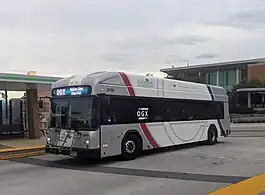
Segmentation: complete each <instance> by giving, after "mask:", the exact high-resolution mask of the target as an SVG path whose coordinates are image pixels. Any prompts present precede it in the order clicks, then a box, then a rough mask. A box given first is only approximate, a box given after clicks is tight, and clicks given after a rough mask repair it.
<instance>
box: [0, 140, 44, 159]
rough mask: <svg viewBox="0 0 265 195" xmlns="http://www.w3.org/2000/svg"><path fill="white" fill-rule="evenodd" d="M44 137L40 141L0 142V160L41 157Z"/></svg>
mask: <svg viewBox="0 0 265 195" xmlns="http://www.w3.org/2000/svg"><path fill="white" fill-rule="evenodd" d="M44 144H45V140H44V137H41V138H40V139H9V140H0V160H8V159H13V158H23V157H29V156H37V155H43V154H45V152H44Z"/></svg>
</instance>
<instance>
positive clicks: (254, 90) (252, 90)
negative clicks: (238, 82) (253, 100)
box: [236, 87, 265, 92]
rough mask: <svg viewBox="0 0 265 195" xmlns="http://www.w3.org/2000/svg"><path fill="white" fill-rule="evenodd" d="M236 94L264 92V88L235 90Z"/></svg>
mask: <svg viewBox="0 0 265 195" xmlns="http://www.w3.org/2000/svg"><path fill="white" fill-rule="evenodd" d="M236 91H237V92H265V87H260V88H241V89H237V90H236Z"/></svg>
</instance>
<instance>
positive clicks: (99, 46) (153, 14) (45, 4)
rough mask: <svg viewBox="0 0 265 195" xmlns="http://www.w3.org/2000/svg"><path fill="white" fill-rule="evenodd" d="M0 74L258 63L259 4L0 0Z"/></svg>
mask: <svg viewBox="0 0 265 195" xmlns="http://www.w3.org/2000/svg"><path fill="white" fill-rule="evenodd" d="M0 2H1V6H0V51H1V52H0V64H1V72H27V71H28V70H36V71H37V72H38V73H39V74H45V75H48V74H51V75H71V74H75V73H84V72H87V73H89V72H94V71H100V70H111V71H112V70H114V71H118V70H125V71H129V72H139V73H140V72H144V73H145V72H149V71H151V72H153V71H159V70H160V69H161V68H165V67H170V66H171V64H174V65H175V66H181V65H185V64H186V63H187V62H189V63H190V64H199V63H211V62H218V61H226V60H238V59H248V58H258V57H265V36H264V34H265V1H264V0H133V1H132V0H42V1H41V0H23V1H22V0H9V1H6V0H5V1H4V0H0Z"/></svg>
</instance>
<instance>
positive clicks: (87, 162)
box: [55, 141, 227, 167]
mask: <svg viewBox="0 0 265 195" xmlns="http://www.w3.org/2000/svg"><path fill="white" fill-rule="evenodd" d="M223 144H227V142H226V141H219V142H218V143H217V144H216V145H223ZM200 147H212V146H211V145H206V144H204V143H201V142H199V143H190V144H183V145H178V146H169V147H164V148H158V149H152V150H146V151H142V152H141V154H140V156H139V157H138V158H144V157H147V156H152V155H159V154H163V153H168V152H177V151H182V150H188V149H191V148H200ZM136 160H137V159H136ZM115 162H124V160H122V158H121V156H112V157H106V158H103V159H97V160H93V159H86V158H66V159H62V160H57V161H55V163H56V164H57V165H62V166H65V165H70V166H80V167H82V166H86V167H90V166H91V167H93V166H102V165H108V164H113V163H115Z"/></svg>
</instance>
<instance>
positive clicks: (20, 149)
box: [0, 145, 45, 153]
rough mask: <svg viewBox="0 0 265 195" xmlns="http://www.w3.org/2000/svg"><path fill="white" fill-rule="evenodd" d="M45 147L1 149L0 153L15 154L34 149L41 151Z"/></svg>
mask: <svg viewBox="0 0 265 195" xmlns="http://www.w3.org/2000/svg"><path fill="white" fill-rule="evenodd" d="M44 147H45V145H39V146H28V147H21V148H7V149H1V150H0V153H6V152H16V151H23V150H34V149H42V148H44Z"/></svg>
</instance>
